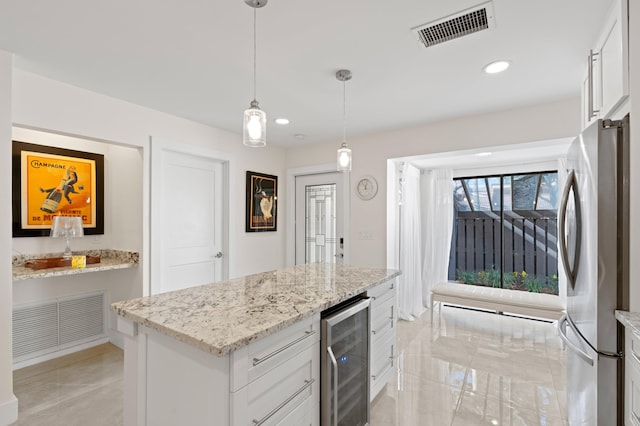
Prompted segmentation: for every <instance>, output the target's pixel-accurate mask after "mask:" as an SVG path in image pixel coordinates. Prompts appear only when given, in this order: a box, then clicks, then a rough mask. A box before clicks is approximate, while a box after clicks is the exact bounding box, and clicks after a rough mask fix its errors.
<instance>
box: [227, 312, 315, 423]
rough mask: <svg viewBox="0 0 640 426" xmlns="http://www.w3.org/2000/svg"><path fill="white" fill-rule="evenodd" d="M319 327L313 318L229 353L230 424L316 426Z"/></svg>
mask: <svg viewBox="0 0 640 426" xmlns="http://www.w3.org/2000/svg"><path fill="white" fill-rule="evenodd" d="M319 326H320V318H319V316H318V315H315V316H314V317H313V318H308V319H306V320H302V321H300V322H298V323H296V324H294V325H292V326H290V327H288V328H286V329H284V330H282V331H279V332H278V333H275V334H273V335H271V336H268V337H265V338H263V339H260V340H257V341H256V342H254V343H251V344H249V345H248V346H245V347H243V348H241V349H238V350H236V351H234V352H232V354H231V363H232V374H231V424H232V425H247V426H257V425H295V426H307V425H317V424H318V419H319V418H320V417H319V416H320V399H319V395H320V392H319V379H318V378H319V365H320V364H319V362H320V360H319V357H320V343H319V341H320V333H319Z"/></svg>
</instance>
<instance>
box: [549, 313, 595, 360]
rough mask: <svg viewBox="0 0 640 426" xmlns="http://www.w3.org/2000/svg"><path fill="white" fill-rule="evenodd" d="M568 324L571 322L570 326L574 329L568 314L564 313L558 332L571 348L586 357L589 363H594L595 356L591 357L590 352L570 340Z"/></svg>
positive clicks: (559, 322) (580, 355)
mask: <svg viewBox="0 0 640 426" xmlns="http://www.w3.org/2000/svg"><path fill="white" fill-rule="evenodd" d="M566 324H569V327H571V328H572V329H573V326H572V325H571V322H570V321H569V320H568V319H567V314H563V315H562V317H561V318H560V319H559V320H558V334H559V335H560V338H561V339H562V341H563V342H564V343H565V344H566V345H567V346H568V347H569V349H571V350H572V351H574V352H575V353H576V354H578V356H579V357H580V358H582V359H584V360H585V361H586V362H587V363H588V364H589V365H593V358H591V357H590V356H589V354H588V353H586V352H585V351H583V350H582V349H580V348H579V347H577V346H576V345H575V344H574V343H573V342H572V341H571V340H569V337H567V326H566Z"/></svg>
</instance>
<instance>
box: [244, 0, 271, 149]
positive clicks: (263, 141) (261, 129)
mask: <svg viewBox="0 0 640 426" xmlns="http://www.w3.org/2000/svg"><path fill="white" fill-rule="evenodd" d="M244 2H245V3H246V4H248V5H249V6H251V7H252V8H253V100H252V101H251V104H250V106H249V109H247V110H245V111H244V120H243V126H242V129H243V131H242V142H243V143H244V144H245V145H247V146H252V147H260V146H265V145H267V114H265V112H264V111H262V110H261V109H260V105H259V104H258V101H257V100H256V50H257V49H256V9H258V8H260V7H263V6H266V4H267V0H244Z"/></svg>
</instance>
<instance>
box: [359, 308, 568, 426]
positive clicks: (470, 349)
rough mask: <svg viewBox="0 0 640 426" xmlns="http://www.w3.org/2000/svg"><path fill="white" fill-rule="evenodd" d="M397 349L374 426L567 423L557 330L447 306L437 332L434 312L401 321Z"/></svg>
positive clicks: (376, 403) (374, 415)
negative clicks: (394, 369)
mask: <svg viewBox="0 0 640 426" xmlns="http://www.w3.org/2000/svg"><path fill="white" fill-rule="evenodd" d="M435 317H437V314H436V315H435ZM398 344H399V358H398V371H397V373H396V376H395V377H394V378H393V379H392V382H390V383H389V384H387V386H386V387H385V389H384V390H383V391H382V392H381V393H380V395H378V396H377V397H376V399H375V400H374V402H373V404H372V406H371V424H372V426H389V425H393V426H396V425H398V426H399V425H403V426H404V425H407V426H423V425H424V426H427V425H434V426H436V425H437V426H441V425H443V426H444V425H453V426H462V425H470V426H475V425H489V426H491V425H510V426H520V425H527V426H538V425H541V426H542V425H546V426H552V425H553V426H555V425H565V426H566V425H567V424H568V423H567V421H566V404H565V400H566V387H565V359H566V357H565V352H564V350H563V349H562V346H561V341H560V338H559V337H558V335H557V332H556V329H555V325H554V324H550V323H545V322H540V321H533V320H526V319H521V318H513V317H507V316H501V315H494V314H489V313H485V312H476V311H471V310H466V309H459V308H453V307H446V306H445V307H443V308H442V315H441V317H440V318H434V324H433V327H432V326H431V324H430V321H429V314H428V312H427V313H426V314H424V315H422V317H421V318H419V319H417V320H416V321H413V322H405V321H399V322H398Z"/></svg>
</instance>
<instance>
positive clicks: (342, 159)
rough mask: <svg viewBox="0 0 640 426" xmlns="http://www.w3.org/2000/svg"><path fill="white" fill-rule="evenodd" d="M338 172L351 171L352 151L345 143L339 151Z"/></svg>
mask: <svg viewBox="0 0 640 426" xmlns="http://www.w3.org/2000/svg"><path fill="white" fill-rule="evenodd" d="M338 171H339V172H350V171H351V150H350V149H349V147H347V144H346V143H345V142H343V143H342V146H341V147H340V149H338Z"/></svg>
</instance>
